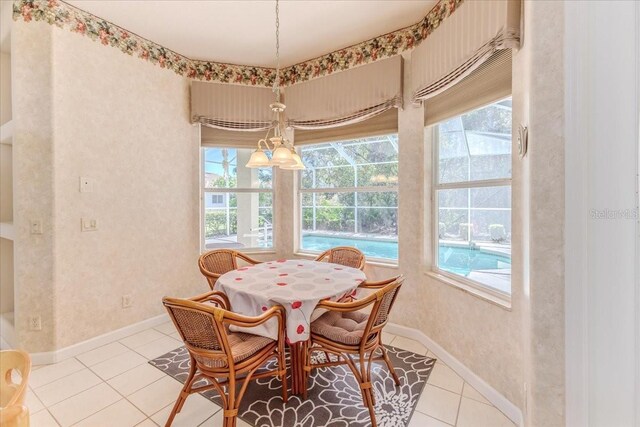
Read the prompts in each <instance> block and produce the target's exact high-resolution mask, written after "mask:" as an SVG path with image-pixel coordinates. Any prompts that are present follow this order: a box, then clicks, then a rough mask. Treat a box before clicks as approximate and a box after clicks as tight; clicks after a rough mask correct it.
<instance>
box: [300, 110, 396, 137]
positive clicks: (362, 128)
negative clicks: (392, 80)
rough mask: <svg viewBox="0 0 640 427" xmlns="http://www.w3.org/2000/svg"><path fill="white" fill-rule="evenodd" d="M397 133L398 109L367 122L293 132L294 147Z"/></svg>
mask: <svg viewBox="0 0 640 427" xmlns="http://www.w3.org/2000/svg"><path fill="white" fill-rule="evenodd" d="M396 132H398V109H397V108H392V109H390V110H387V111H385V112H383V113H381V114H379V115H377V116H375V117H373V118H371V119H369V120H366V121H363V122H359V123H354V124H352V125H348V126H340V127H333V128H326V129H316V130H303V129H296V130H295V131H294V141H295V143H296V145H304V144H317V143H320V142H335V141H345V140H349V139H357V138H366V137H370V136H379V135H389V134H391V133H396Z"/></svg>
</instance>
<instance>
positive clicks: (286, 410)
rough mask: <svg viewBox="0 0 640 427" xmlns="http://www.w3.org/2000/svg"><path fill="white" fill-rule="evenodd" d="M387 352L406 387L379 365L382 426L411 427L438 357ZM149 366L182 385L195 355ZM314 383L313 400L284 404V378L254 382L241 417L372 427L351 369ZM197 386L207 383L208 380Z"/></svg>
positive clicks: (315, 426) (314, 376) (288, 425)
mask: <svg viewBox="0 0 640 427" xmlns="http://www.w3.org/2000/svg"><path fill="white" fill-rule="evenodd" d="M387 350H388V354H389V357H390V358H391V361H392V363H393V366H394V367H395V370H396V373H397V374H398V376H399V377H400V386H398V387H396V385H395V383H394V382H393V378H392V377H391V375H390V374H389V371H388V370H387V367H386V365H385V364H384V363H383V362H382V361H381V362H379V363H375V364H374V366H373V367H372V369H371V375H372V383H373V390H374V392H375V400H376V405H375V412H376V418H377V420H378V426H380V427H406V426H407V425H408V424H409V420H410V419H411V415H412V414H413V411H414V409H415V407H416V404H417V403H418V399H419V398H420V394H421V393H422V390H423V389H424V386H425V384H426V383H427V379H428V378H429V374H431V370H432V369H433V366H434V364H435V359H431V358H429V357H425V356H421V355H419V354H416V353H412V352H410V351H406V350H401V349H398V348H395V347H390V346H387ZM317 354H318V357H319V358H322V357H324V356H323V355H322V354H321V353H317ZM314 357H315V356H314ZM149 363H150V364H151V365H153V366H155V367H156V368H158V369H160V370H161V371H164V372H165V373H166V374H168V375H170V376H172V377H173V378H175V379H177V380H178V381H180V382H182V383H184V381H185V380H186V378H187V376H188V373H189V363H190V362H189V354H188V353H187V350H186V349H185V348H184V347H181V348H178V349H176V350H173V351H171V352H169V353H167V354H165V355H163V356H160V357H158V358H157V359H154V360H151V361H150V362H149ZM275 363H276V362H275V360H272V361H269V362H268V364H267V366H266V367H267V368H268V369H273V368H274V367H275ZM202 381H204V380H202ZM308 384H309V392H308V398H307V400H303V399H302V397H299V396H290V397H289V401H288V402H287V403H286V404H283V402H282V398H281V388H280V387H281V384H280V380H279V379H278V378H276V377H273V378H262V379H259V380H256V381H252V382H251V383H250V385H249V386H248V388H247V392H246V393H245V395H244V397H243V398H242V404H241V405H240V411H239V417H240V418H242V419H243V420H244V421H246V422H248V423H249V424H251V425H254V426H256V427H366V426H370V425H371V421H370V419H369V411H368V410H367V408H366V407H365V406H364V404H363V403H362V395H361V394H360V388H359V387H358V383H357V382H356V380H355V378H354V377H353V374H352V373H351V370H350V369H349V368H348V367H347V366H346V365H345V366H334V367H330V368H321V369H314V370H313V371H312V373H311V377H310V378H309V382H308ZM196 385H197V386H199V385H204V382H199V383H197V384H196ZM290 385H291V381H289V386H290ZM202 395H203V396H205V397H206V398H208V399H209V400H211V401H213V402H215V403H217V404H218V405H220V404H221V401H220V398H219V396H218V394H217V392H216V391H215V390H208V391H206V392H204V393H202ZM177 397H178V396H176V398H177Z"/></svg>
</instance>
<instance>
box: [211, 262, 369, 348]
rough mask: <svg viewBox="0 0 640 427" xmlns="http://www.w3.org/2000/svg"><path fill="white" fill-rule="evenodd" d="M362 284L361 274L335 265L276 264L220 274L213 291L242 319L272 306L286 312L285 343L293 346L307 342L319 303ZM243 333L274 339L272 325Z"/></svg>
mask: <svg viewBox="0 0 640 427" xmlns="http://www.w3.org/2000/svg"><path fill="white" fill-rule="evenodd" d="M363 280H365V275H364V273H363V272H362V271H360V270H358V269H355V268H350V267H345V266H342V265H338V264H330V263H326V262H317V261H308V260H277V261H269V262H265V263H262V264H257V265H253V266H246V267H242V268H239V269H237V270H234V271H230V272H228V273H226V274H223V275H222V276H220V278H219V279H218V281H217V282H216V289H218V290H221V291H222V292H224V293H226V294H227V296H228V297H229V301H230V302H231V307H232V309H233V311H234V312H236V313H240V314H244V315H246V316H259V315H260V314H262V312H264V311H266V310H268V309H269V308H270V307H273V306H274V305H276V304H278V305H282V306H283V307H284V308H285V309H286V311H287V339H288V341H289V342H290V343H295V342H298V341H306V340H307V339H309V324H310V321H311V316H312V314H313V310H314V309H315V307H316V305H318V303H319V302H320V301H321V300H323V299H327V298H328V299H331V300H334V301H336V300H338V299H340V298H341V297H343V296H345V295H347V294H350V293H351V292H353V291H354V290H355V289H356V288H357V287H358V285H359V284H360V283H361V282H362V281H363ZM274 320H275V319H274ZM237 330H242V329H241V328H237ZM246 332H250V333H252V334H256V335H262V336H265V337H269V338H273V339H276V338H277V337H278V333H277V324H276V323H275V321H270V322H267V323H266V324H263V325H261V326H259V327H256V328H251V329H250V330H247V331H246Z"/></svg>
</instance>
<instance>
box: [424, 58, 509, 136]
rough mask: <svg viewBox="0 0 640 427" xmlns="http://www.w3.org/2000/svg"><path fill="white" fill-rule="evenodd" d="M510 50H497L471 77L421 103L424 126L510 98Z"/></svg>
mask: <svg viewBox="0 0 640 427" xmlns="http://www.w3.org/2000/svg"><path fill="white" fill-rule="evenodd" d="M511 52H512V51H511V49H503V50H498V51H497V52H495V53H494V54H493V55H492V56H490V57H489V58H488V59H487V60H486V61H485V62H483V63H482V64H481V65H480V66H479V67H478V68H476V69H475V70H474V71H473V72H472V73H471V74H469V75H468V76H467V77H465V78H464V79H462V80H461V81H459V82H458V83H457V84H455V85H453V86H451V87H450V88H449V89H447V90H446V91H444V92H442V93H440V94H438V95H436V96H433V97H431V98H428V99H426V100H425V101H424V121H425V126H430V125H433V124H436V123H438V122H441V121H443V120H446V119H449V118H451V117H455V116H458V115H460V114H463V113H466V112H468V111H471V110H474V109H476V108H479V107H482V106H484V105H487V104H490V103H492V102H495V101H497V100H500V99H502V98H506V97H508V96H509V95H511Z"/></svg>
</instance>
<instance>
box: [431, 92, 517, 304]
mask: <svg viewBox="0 0 640 427" xmlns="http://www.w3.org/2000/svg"><path fill="white" fill-rule="evenodd" d="M509 98H512V95H509V96H507V97H504V98H499V99H496V100H495V101H492V102H490V103H488V104H485V105H481V106H479V107H475V108H473V109H472V110H470V111H466V112H463V113H460V114H456V115H455V116H452V117H449V118H446V119H443V120H441V121H440V122H438V123H434V124H433V125H430V126H428V127H427V129H428V130H427V131H430V132H431V141H432V158H433V162H432V165H433V166H432V178H431V218H432V224H431V233H432V238H431V245H432V246H431V249H432V253H433V259H432V262H431V268H430V273H431V275H432V276H434V277H436V278H438V279H442V281H443V282H445V283H447V284H450V285H453V286H456V287H458V288H461V289H463V290H467V291H470V292H471V293H473V294H476V295H478V296H480V297H482V298H485V299H488V300H490V301H492V302H495V303H497V304H498V305H501V306H504V307H507V308H510V307H511V295H512V290H513V288H512V286H513V281H512V278H513V276H511V277H510V285H511V290H510V292H509V293H506V292H503V291H501V290H499V289H496V288H493V287H491V286H489V285H486V284H483V283H481V282H478V281H476V280H472V279H468V278H466V277H464V276H462V275H459V274H455V273H452V272H449V271H446V270H444V269H441V268H439V266H438V260H439V256H440V254H439V250H440V236H439V234H440V229H439V222H440V221H439V220H440V212H439V201H438V192H439V191H440V190H459V189H462V190H466V189H473V188H488V187H510V188H511V191H512V193H511V219H512V223H513V173H512V175H511V177H510V178H497V179H483V180H475V181H459V182H447V183H442V184H441V183H440V182H439V180H440V150H439V148H440V133H439V126H440V124H442V123H444V122H446V121H447V120H451V119H453V118H455V117H459V116H463V115H465V114H468V113H470V112H471V111H475V110H479V109H482V108H486V107H488V106H491V105H493V104H496V103H498V102H501V101H504V100H507V99H509ZM512 118H513V114H512ZM511 143H512V148H513V122H512V127H511ZM511 160H512V161H513V149H512V151H511ZM511 246H512V247H513V242H512V244H511ZM510 258H511V260H512V263H513V257H510ZM512 265H513V264H512Z"/></svg>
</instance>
